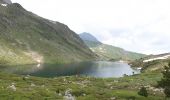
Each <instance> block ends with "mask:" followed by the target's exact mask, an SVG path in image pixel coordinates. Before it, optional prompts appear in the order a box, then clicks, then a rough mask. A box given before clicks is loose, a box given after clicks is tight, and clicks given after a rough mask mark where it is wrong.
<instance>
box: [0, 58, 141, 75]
mask: <svg viewBox="0 0 170 100" xmlns="http://www.w3.org/2000/svg"><path fill="white" fill-rule="evenodd" d="M0 71H1V72H7V73H14V74H19V75H30V76H38V77H57V76H71V75H84V76H92V77H100V78H110V77H123V76H124V75H125V74H126V75H132V74H139V73H140V70H138V69H133V68H131V67H130V66H129V65H128V64H127V63H123V62H108V61H93V62H81V63H72V64H38V65H20V66H8V67H6V66H5V67H0Z"/></svg>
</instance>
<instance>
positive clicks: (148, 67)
mask: <svg viewBox="0 0 170 100" xmlns="http://www.w3.org/2000/svg"><path fill="white" fill-rule="evenodd" d="M167 54H168V53H167ZM167 54H161V55H151V56H146V57H144V58H141V59H137V60H135V61H133V62H131V63H130V64H131V66H132V67H142V71H143V72H153V71H155V72H161V71H162V70H163V68H164V66H166V65H168V63H169V62H170V58H168V59H162V60H154V61H149V62H143V61H144V60H147V59H151V58H156V57H161V56H164V55H167Z"/></svg>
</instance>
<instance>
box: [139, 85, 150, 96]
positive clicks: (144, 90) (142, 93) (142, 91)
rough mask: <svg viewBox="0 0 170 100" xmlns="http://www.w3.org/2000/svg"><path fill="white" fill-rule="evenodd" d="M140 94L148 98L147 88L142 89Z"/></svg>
mask: <svg viewBox="0 0 170 100" xmlns="http://www.w3.org/2000/svg"><path fill="white" fill-rule="evenodd" d="M138 94H139V95H141V96H144V97H148V92H147V90H146V88H145V87H142V88H141V89H140V91H139V92H138Z"/></svg>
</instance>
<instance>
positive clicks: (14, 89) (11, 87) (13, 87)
mask: <svg viewBox="0 0 170 100" xmlns="http://www.w3.org/2000/svg"><path fill="white" fill-rule="evenodd" d="M7 88H9V89H11V90H13V91H16V90H17V88H16V87H15V85H14V84H12V85H10V86H8V87H7Z"/></svg>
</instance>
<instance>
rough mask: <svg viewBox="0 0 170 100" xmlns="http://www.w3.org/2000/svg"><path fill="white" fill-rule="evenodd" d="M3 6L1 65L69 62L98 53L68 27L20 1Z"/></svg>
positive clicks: (89, 57) (1, 17)
mask: <svg viewBox="0 0 170 100" xmlns="http://www.w3.org/2000/svg"><path fill="white" fill-rule="evenodd" d="M4 2H6V3H7V5H6V6H4V5H0V64H6V63H8V64H31V63H42V62H43V63H68V62H75V61H85V60H92V59H95V58H96V55H95V54H94V53H93V52H92V51H91V50H90V49H89V48H88V47H87V46H86V45H85V44H84V42H83V41H82V40H81V38H80V37H79V36H78V35H77V34H76V33H75V32H73V31H72V30H71V29H69V27H68V26H66V25H64V24H62V23H59V22H55V21H51V20H48V19H44V18H42V17H40V16H38V15H35V14H33V13H31V12H28V11H27V10H25V9H24V8H23V7H22V6H21V5H20V4H17V3H13V4H10V1H9V0H1V3H4Z"/></svg>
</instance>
